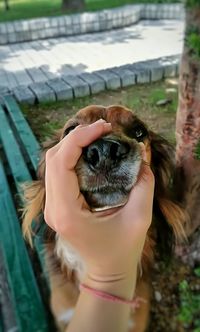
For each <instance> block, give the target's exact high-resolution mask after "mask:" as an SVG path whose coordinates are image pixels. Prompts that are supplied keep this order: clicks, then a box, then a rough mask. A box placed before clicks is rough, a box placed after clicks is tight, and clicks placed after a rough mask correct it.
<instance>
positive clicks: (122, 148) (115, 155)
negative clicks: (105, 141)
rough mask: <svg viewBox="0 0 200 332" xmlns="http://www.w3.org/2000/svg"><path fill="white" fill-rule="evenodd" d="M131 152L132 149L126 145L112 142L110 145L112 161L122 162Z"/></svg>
mask: <svg viewBox="0 0 200 332" xmlns="http://www.w3.org/2000/svg"><path fill="white" fill-rule="evenodd" d="M129 150H130V147H129V145H128V144H126V143H118V142H112V143H111V145H110V158H111V159H112V160H116V161H117V160H121V159H122V158H124V157H125V156H126V155H127V154H128V152H129Z"/></svg>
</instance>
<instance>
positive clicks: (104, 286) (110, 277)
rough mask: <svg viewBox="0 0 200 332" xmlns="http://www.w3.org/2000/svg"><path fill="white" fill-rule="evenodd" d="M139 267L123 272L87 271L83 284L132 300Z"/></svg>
mask: <svg viewBox="0 0 200 332" xmlns="http://www.w3.org/2000/svg"><path fill="white" fill-rule="evenodd" d="M136 276H137V269H136V268H135V269H133V270H132V271H130V272H128V273H121V274H105V273H104V274H103V273H102V274H99V273H98V274H96V273H95V274H94V273H87V275H86V276H85V278H84V280H83V281H82V283H83V284H85V285H87V286H88V287H90V288H93V289H96V290H98V291H102V292H106V293H109V294H111V295H114V296H118V297H121V298H124V299H126V300H132V299H133V297H134V293H135V284H136Z"/></svg>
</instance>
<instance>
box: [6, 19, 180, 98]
mask: <svg viewBox="0 0 200 332" xmlns="http://www.w3.org/2000/svg"><path fill="white" fill-rule="evenodd" d="M183 33H184V24H183V21H181V20H143V21H140V22H139V23H138V24H136V25H132V26H130V27H125V28H122V29H116V30H111V31H106V32H98V33H91V34H85V35H77V36H71V37H65V38H64V37H62V38H52V39H46V40H37V41H32V42H24V43H17V44H8V45H5V46H0V94H5V93H6V92H7V91H9V92H12V93H14V95H15V97H16V98H17V100H19V101H22V102H23V101H24V102H29V103H34V102H36V101H37V102H42V101H53V100H62V99H71V98H74V97H75V98H76V97H80V96H86V95H89V94H93V93H97V92H99V91H103V90H105V89H117V88H119V87H124V86H128V85H132V84H135V83H145V82H149V81H155V80H158V79H162V78H163V76H164V75H165V74H166V73H167V68H168V73H169V75H172V72H173V73H174V74H173V75H177V66H178V62H179V58H176V57H175V58H174V57H173V56H175V55H179V54H181V52H182V47H183ZM168 56H172V58H170V60H169V59H168V60H167V58H166V57H168ZM158 58H159V59H161V60H159V61H154V60H155V59H158ZM163 58H166V59H164V60H162V59H163ZM151 60H152V61H151ZM148 61H150V62H148ZM138 62H140V64H137V63H138ZM170 64H171V65H172V67H170ZM173 66H174V67H173ZM163 68H165V72H164V71H163V70H164V69H163Z"/></svg>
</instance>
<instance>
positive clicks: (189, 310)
mask: <svg viewBox="0 0 200 332" xmlns="http://www.w3.org/2000/svg"><path fill="white" fill-rule="evenodd" d="M194 274H195V275H196V277H198V278H199V277H200V267H199V268H196V269H195V270H194ZM179 293H180V313H179V315H178V319H179V321H181V322H182V323H183V324H184V327H185V328H186V329H187V330H189V331H193V332H200V317H199V312H200V294H199V292H196V291H195V289H192V287H191V285H190V284H189V283H188V281H187V280H183V281H182V282H181V283H180V285H179Z"/></svg>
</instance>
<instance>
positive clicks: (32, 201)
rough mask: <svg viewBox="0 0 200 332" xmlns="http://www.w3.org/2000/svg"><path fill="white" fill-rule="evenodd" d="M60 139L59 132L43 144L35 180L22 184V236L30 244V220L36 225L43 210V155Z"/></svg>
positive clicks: (40, 219)
mask: <svg viewBox="0 0 200 332" xmlns="http://www.w3.org/2000/svg"><path fill="white" fill-rule="evenodd" d="M59 141H60V132H58V133H57V134H56V135H55V137H54V138H53V139H52V140H49V141H47V142H46V143H45V144H44V150H43V153H42V157H41V160H40V163H39V166H38V172H37V180H36V181H33V182H31V183H25V184H23V186H22V189H23V193H24V207H23V214H22V219H23V220H22V230H23V235H24V237H25V238H26V239H27V240H28V242H29V243H30V244H31V245H32V235H33V232H32V222H33V220H34V221H36V223H37V225H39V223H40V222H42V221H43V220H42V218H40V216H41V213H42V212H43V211H44V204H45V155H46V151H47V150H48V149H50V148H51V147H53V146H54V145H56V144H57V143H58V142H59Z"/></svg>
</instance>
